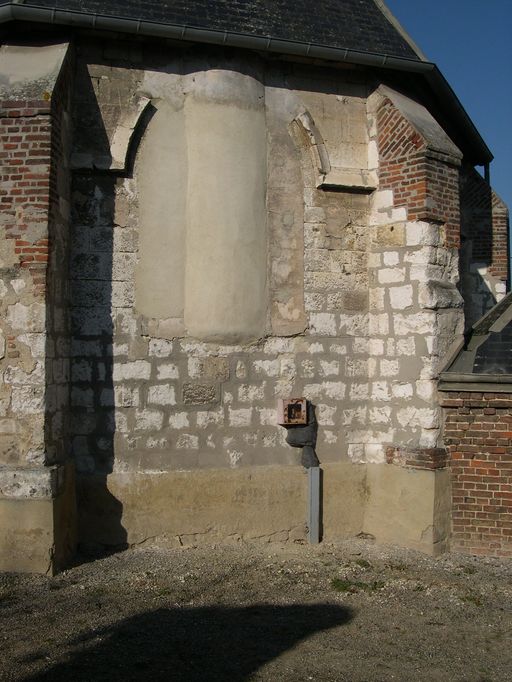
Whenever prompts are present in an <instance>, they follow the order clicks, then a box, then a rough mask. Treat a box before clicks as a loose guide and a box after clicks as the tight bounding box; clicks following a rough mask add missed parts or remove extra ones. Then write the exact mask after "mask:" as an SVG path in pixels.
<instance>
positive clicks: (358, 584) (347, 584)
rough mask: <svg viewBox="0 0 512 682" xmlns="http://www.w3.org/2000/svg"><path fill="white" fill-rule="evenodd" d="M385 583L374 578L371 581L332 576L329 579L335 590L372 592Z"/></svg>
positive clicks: (379, 588)
mask: <svg viewBox="0 0 512 682" xmlns="http://www.w3.org/2000/svg"><path fill="white" fill-rule="evenodd" d="M384 585H385V583H384V582H383V581H382V580H374V581H373V582H371V583H365V582H362V581H360V580H347V579H346V578H333V579H332V580H331V587H332V588H333V590H336V592H352V593H353V592H359V590H363V591H364V592H374V591H375V590H381V589H382V588H383V587H384Z"/></svg>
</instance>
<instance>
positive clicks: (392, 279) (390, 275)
mask: <svg viewBox="0 0 512 682" xmlns="http://www.w3.org/2000/svg"><path fill="white" fill-rule="evenodd" d="M377 277H378V280H379V283H380V284H395V283H398V282H403V281H404V280H405V268H382V270H379V271H378V273H377Z"/></svg>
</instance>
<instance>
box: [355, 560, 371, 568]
mask: <svg viewBox="0 0 512 682" xmlns="http://www.w3.org/2000/svg"><path fill="white" fill-rule="evenodd" d="M354 563H356V564H357V565H358V566H360V567H361V568H372V565H371V563H370V562H369V561H366V559H356V560H355V562H354Z"/></svg>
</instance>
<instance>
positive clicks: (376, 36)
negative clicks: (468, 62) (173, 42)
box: [0, 0, 419, 59]
mask: <svg viewBox="0 0 512 682" xmlns="http://www.w3.org/2000/svg"><path fill="white" fill-rule="evenodd" d="M2 4H7V2H5V1H0V5H2ZM22 4H24V5H29V6H37V7H44V8H48V9H58V10H71V11H77V12H83V13H87V14H98V15H103V16H105V15H107V16H116V17H122V18H125V19H140V20H141V21H152V22H159V23H164V24H174V25H179V26H189V27H194V28H204V29H209V30H219V31H232V32H236V33H243V34H249V35H251V36H265V37H273V38H279V39H285V40H293V41H298V42H301V43H314V44H317V45H325V46H329V47H337V48H342V49H349V50H359V51H362V52H371V53H377V54H385V55H389V56H396V57H405V58H408V59H419V57H418V55H417V54H416V52H415V51H414V50H413V49H412V47H411V46H410V45H409V43H408V42H407V41H406V40H405V38H404V37H403V36H402V35H401V33H400V32H399V30H398V29H397V28H396V27H395V26H393V24H392V23H391V22H390V21H389V20H388V18H387V17H386V16H385V15H384V13H383V12H382V11H381V10H380V9H379V7H378V5H377V4H376V2H375V0H163V1H162V0H123V1H120V0H26V1H25V2H23V3H22Z"/></svg>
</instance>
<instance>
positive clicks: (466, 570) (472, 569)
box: [461, 566, 476, 575]
mask: <svg viewBox="0 0 512 682" xmlns="http://www.w3.org/2000/svg"><path fill="white" fill-rule="evenodd" d="M461 568H462V572H463V573H465V574H466V575H473V574H474V573H476V568H475V567H474V566H461Z"/></svg>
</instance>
